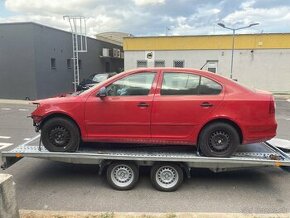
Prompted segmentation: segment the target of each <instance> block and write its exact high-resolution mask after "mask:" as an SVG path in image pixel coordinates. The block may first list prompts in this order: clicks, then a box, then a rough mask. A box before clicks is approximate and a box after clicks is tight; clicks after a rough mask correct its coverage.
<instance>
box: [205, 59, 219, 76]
mask: <svg viewBox="0 0 290 218" xmlns="http://www.w3.org/2000/svg"><path fill="white" fill-rule="evenodd" d="M217 66H218V61H217V60H207V71H209V72H212V73H216V72H217Z"/></svg>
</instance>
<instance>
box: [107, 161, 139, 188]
mask: <svg viewBox="0 0 290 218" xmlns="http://www.w3.org/2000/svg"><path fill="white" fill-rule="evenodd" d="M138 180H139V169H138V167H137V166H136V164H134V163H131V162H126V161H123V162H122V161H118V162H113V163H111V164H110V165H109V166H108V168H107V181H108V183H109V185H110V186H111V187H112V188H114V189H116V190H120V191H124V190H130V189H132V188H134V187H135V186H136V184H137V182H138Z"/></svg>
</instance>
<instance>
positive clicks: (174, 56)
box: [123, 33, 290, 93]
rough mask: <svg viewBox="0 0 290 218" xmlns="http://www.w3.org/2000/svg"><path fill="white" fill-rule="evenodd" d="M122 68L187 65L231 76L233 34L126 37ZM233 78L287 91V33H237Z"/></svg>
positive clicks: (289, 83) (289, 64)
mask: <svg viewBox="0 0 290 218" xmlns="http://www.w3.org/2000/svg"><path fill="white" fill-rule="evenodd" d="M123 48H124V67H125V70H128V69H133V68H138V67H163V66H164V67H187V68H196V69H200V68H202V67H203V69H204V70H208V71H212V72H214V73H218V74H221V75H223V76H226V77H230V66H231V54H232V36H231V35H212V36H210V35H204V36H159V37H126V38H124V42H123ZM232 78H233V79H237V80H238V82H240V83H243V84H246V85H248V86H249V87H253V88H257V89H264V90H268V91H272V92H275V93H290V34H289V33H287V34H250V35H248V34H247V35H236V37H235V50H234V62H233V72H232Z"/></svg>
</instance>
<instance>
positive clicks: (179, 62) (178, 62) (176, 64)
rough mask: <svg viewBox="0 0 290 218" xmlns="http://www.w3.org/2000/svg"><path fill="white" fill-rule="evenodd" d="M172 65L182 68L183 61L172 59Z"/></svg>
mask: <svg viewBox="0 0 290 218" xmlns="http://www.w3.org/2000/svg"><path fill="white" fill-rule="evenodd" d="M173 67H179V68H183V67H184V61H181V60H176V61H173Z"/></svg>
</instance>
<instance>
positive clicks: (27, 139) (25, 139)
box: [23, 138, 31, 141]
mask: <svg viewBox="0 0 290 218" xmlns="http://www.w3.org/2000/svg"><path fill="white" fill-rule="evenodd" d="M30 139H31V138H24V139H23V140H24V141H29V140H30Z"/></svg>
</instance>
